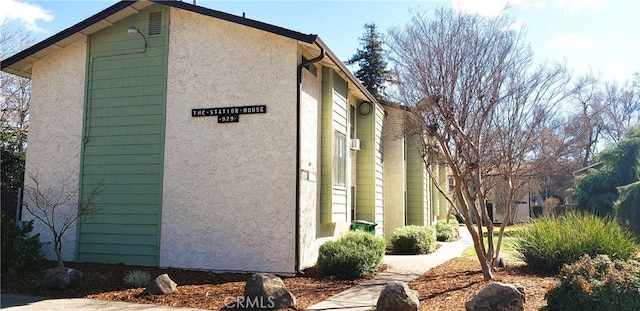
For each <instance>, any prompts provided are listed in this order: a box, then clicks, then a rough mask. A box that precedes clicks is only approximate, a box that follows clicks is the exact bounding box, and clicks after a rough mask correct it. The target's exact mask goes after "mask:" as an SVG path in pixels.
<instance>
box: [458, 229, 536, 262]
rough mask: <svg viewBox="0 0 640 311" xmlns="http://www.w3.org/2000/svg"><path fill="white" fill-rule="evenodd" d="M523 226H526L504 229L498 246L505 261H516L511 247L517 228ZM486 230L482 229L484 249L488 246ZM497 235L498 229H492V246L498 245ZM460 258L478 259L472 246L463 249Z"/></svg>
mask: <svg viewBox="0 0 640 311" xmlns="http://www.w3.org/2000/svg"><path fill="white" fill-rule="evenodd" d="M523 226H526V225H522V224H518V225H514V226H507V227H506V228H504V235H503V236H502V244H501V246H500V256H502V257H505V258H507V259H517V257H516V252H515V249H514V246H513V245H514V243H515V234H516V230H517V229H519V228H522V227H523ZM486 229H487V228H486V227H484V228H483V235H484V246H485V248H486V247H488V245H489V241H488V238H487V234H488V232H487V231H486ZM499 233H500V227H494V231H493V243H494V245H497V244H498V235H499ZM460 257H462V258H471V259H476V258H478V256H476V250H475V248H473V246H469V247H467V249H465V250H464V252H462V255H460Z"/></svg>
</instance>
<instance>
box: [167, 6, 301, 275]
mask: <svg viewBox="0 0 640 311" xmlns="http://www.w3.org/2000/svg"><path fill="white" fill-rule="evenodd" d="M296 44H297V43H296V41H294V40H291V39H286V38H284V37H281V36H277V35H274V34H270V33H266V32H262V31H259V30H255V29H251V28H248V27H244V26H240V25H237V24H232V23H229V22H224V21H220V20H216V19H212V18H210V17H205V16H202V15H199V14H196V13H190V12H184V11H179V10H176V9H171V11H170V37H169V61H168V84H167V85H168V87H167V119H166V139H165V155H164V163H165V166H164V184H163V188H164V190H163V205H162V232H161V250H160V265H161V266H171V267H190V268H198V269H208V270H220V271H237V270H242V271H268V272H275V273H292V272H294V271H293V270H294V252H295V244H294V243H295V239H294V237H295V234H294V233H295V231H294V230H295V191H296V189H295V178H296V165H295V159H296V140H295V122H296V117H295V104H296V74H295V69H296V60H297V58H296V55H297V46H296ZM244 105H266V106H267V113H266V114H250V115H240V120H239V122H238V123H217V118H216V117H198V118H193V117H191V109H193V108H213V107H233V106H244Z"/></svg>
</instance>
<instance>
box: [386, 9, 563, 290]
mask: <svg viewBox="0 0 640 311" xmlns="http://www.w3.org/2000/svg"><path fill="white" fill-rule="evenodd" d="M512 25H513V22H512V20H511V19H510V18H509V17H508V16H506V15H504V14H503V15H500V16H498V17H496V18H484V17H480V16H475V15H474V16H472V15H459V14H457V13H455V12H453V11H451V10H444V9H441V10H438V11H437V12H436V14H435V18H434V19H433V20H428V19H427V18H426V17H425V15H424V14H423V13H418V14H415V15H414V17H413V18H412V19H411V21H410V22H409V23H408V24H407V25H406V26H405V27H404V28H403V29H396V30H394V31H392V32H391V35H390V38H391V42H390V43H391V46H392V48H391V50H392V51H393V53H394V54H393V57H392V60H393V62H394V63H395V66H396V72H397V74H398V81H399V86H398V89H399V96H400V100H401V101H402V102H404V103H405V104H406V105H407V106H408V107H409V108H410V111H411V113H410V115H409V116H408V117H409V118H410V119H411V122H410V124H409V127H410V128H411V129H412V131H413V132H414V133H422V134H424V135H425V137H429V138H428V139H424V140H423V144H422V147H423V148H424V150H425V154H428V150H432V149H433V148H436V149H437V150H438V151H439V153H440V155H441V157H442V158H443V159H444V160H445V161H446V163H447V165H448V166H449V169H450V170H451V172H452V174H453V176H452V177H453V178H454V181H455V183H454V184H455V186H454V197H455V198H456V203H457V204H456V205H457V206H458V207H459V209H460V212H461V216H462V217H463V218H464V221H465V225H466V227H467V229H469V231H470V233H471V236H472V238H473V241H474V248H475V251H476V254H477V257H478V259H479V261H480V264H481V266H482V271H483V274H484V278H485V280H489V279H491V278H493V273H492V268H493V266H494V264H496V263H497V261H498V259H499V251H500V244H501V241H502V234H503V232H504V226H505V225H506V223H503V225H502V226H501V228H500V234H499V238H498V242H497V244H496V243H494V240H493V235H492V233H493V223H492V220H491V219H490V218H489V216H488V213H487V208H486V206H487V205H486V203H487V193H488V191H489V190H490V189H491V188H492V187H495V186H496V185H497V184H498V183H500V184H502V185H506V189H507V193H506V195H507V198H506V199H505V202H506V204H507V206H506V207H505V210H506V211H507V215H505V216H506V218H509V217H510V214H509V213H510V211H511V210H512V209H513V202H514V201H515V199H516V196H517V195H518V194H519V193H521V191H522V189H523V187H524V186H525V185H526V184H527V182H528V180H529V179H530V178H531V175H533V174H534V173H535V172H536V167H537V164H538V163H542V162H544V160H545V158H552V157H553V156H554V154H545V153H542V152H540V150H541V148H540V146H543V145H545V144H546V142H545V137H546V136H544V135H541V133H542V132H543V129H544V128H546V127H547V124H548V123H550V122H551V121H552V120H553V118H552V117H553V115H554V113H555V109H556V108H555V107H556V104H558V103H559V102H560V101H561V100H563V98H564V96H565V92H564V85H565V84H566V83H567V82H568V79H569V77H568V74H567V71H566V70H565V68H564V67H563V66H560V65H553V66H539V67H535V68H534V67H533V65H532V52H531V50H530V48H529V47H528V45H526V44H525V42H524V35H523V32H521V31H519V30H511V26H512ZM489 176H491V177H489ZM483 225H484V226H483ZM485 230H486V231H485ZM485 232H487V233H488V234H487V236H488V245H487V246H485V245H484V243H483V234H484V233H485Z"/></svg>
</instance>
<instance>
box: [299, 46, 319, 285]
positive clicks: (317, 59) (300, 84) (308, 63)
mask: <svg viewBox="0 0 640 311" xmlns="http://www.w3.org/2000/svg"><path fill="white" fill-rule="evenodd" d="M313 43H314V44H315V45H317V46H318V47H319V48H320V55H318V56H317V57H314V58H312V59H309V60H306V61H303V62H301V63H300V64H299V65H298V68H297V72H296V73H297V75H296V76H297V80H296V211H295V213H296V222H295V226H296V228H295V232H296V233H295V243H296V247H295V250H296V251H295V257H296V258H295V272H296V274H301V273H302V271H300V105H301V103H300V101H301V99H300V97H301V88H302V70H303V69H304V67H306V66H308V65H310V64H313V63H316V62H319V61H320V60H322V59H323V58H324V55H325V51H324V48H323V47H322V45H320V44H318V41H317V40H315V39H314V40H313Z"/></svg>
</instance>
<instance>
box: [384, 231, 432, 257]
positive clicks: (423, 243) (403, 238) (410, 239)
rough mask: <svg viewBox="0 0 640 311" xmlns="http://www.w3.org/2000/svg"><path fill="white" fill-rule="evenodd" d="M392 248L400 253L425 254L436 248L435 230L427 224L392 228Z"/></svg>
mask: <svg viewBox="0 0 640 311" xmlns="http://www.w3.org/2000/svg"><path fill="white" fill-rule="evenodd" d="M391 244H392V245H393V249H394V250H395V251H396V252H398V253H401V254H426V253H431V252H433V251H435V250H436V230H434V229H433V228H432V227H428V226H414V225H411V226H404V227H400V228H396V229H395V230H393V234H392V235H391Z"/></svg>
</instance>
